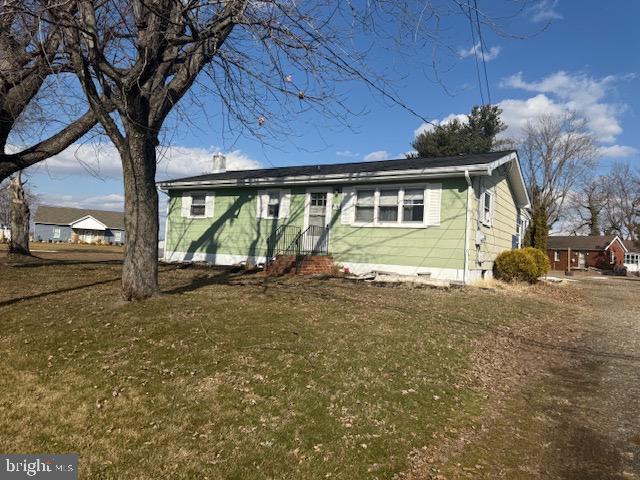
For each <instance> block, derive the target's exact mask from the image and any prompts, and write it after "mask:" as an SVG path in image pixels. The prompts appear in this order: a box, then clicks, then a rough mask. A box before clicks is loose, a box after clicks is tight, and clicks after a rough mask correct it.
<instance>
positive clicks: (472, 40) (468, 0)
mask: <svg viewBox="0 0 640 480" xmlns="http://www.w3.org/2000/svg"><path fill="white" fill-rule="evenodd" d="M474 2H475V0H474ZM476 13H477V10H476ZM467 17H468V18H469V27H470V28H471V42H472V44H471V45H473V46H472V48H473V58H474V60H475V62H476V74H477V76H478V87H479V88H480V99H481V100H482V105H484V91H483V88H482V79H481V78H480V64H479V63H478V51H477V49H476V32H475V27H474V26H473V17H472V15H471V3H470V0H467ZM480 46H481V47H482V43H480ZM482 57H483V58H482V59H483V60H484V54H483V55H482Z"/></svg>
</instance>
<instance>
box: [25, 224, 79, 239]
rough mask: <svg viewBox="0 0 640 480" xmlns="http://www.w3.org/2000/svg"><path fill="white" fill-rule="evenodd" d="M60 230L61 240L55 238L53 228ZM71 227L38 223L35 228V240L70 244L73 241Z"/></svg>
mask: <svg viewBox="0 0 640 480" xmlns="http://www.w3.org/2000/svg"><path fill="white" fill-rule="evenodd" d="M54 227H59V228H60V238H53V228H54ZM71 233H72V232H71V227H70V226H69V225H51V224H48V223H36V224H35V226H34V232H33V238H34V239H35V240H37V241H42V242H48V241H49V240H51V241H56V242H68V241H69V240H70V239H71Z"/></svg>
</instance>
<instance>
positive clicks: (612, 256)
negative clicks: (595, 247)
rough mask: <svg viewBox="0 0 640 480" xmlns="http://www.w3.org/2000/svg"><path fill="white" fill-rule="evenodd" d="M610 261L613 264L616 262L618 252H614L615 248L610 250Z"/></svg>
mask: <svg viewBox="0 0 640 480" xmlns="http://www.w3.org/2000/svg"><path fill="white" fill-rule="evenodd" d="M609 263H611V264H612V265H613V264H614V263H616V254H615V253H613V250H609Z"/></svg>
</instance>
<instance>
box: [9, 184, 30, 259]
mask: <svg viewBox="0 0 640 480" xmlns="http://www.w3.org/2000/svg"><path fill="white" fill-rule="evenodd" d="M11 193H12V198H11V241H10V242H9V253H10V254H14V255H31V252H30V251H29V204H28V202H27V200H26V198H25V194H24V187H23V183H22V178H21V175H20V173H18V174H16V175H15V176H14V177H13V178H12V179H11Z"/></svg>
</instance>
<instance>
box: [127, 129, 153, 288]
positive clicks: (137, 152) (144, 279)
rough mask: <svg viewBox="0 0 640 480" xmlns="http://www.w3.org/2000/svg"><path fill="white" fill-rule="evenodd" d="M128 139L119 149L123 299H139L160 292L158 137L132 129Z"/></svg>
mask: <svg viewBox="0 0 640 480" xmlns="http://www.w3.org/2000/svg"><path fill="white" fill-rule="evenodd" d="M127 140H128V145H127V148H128V152H120V153H121V155H122V170H123V175H124V196H125V200H124V224H125V229H126V233H125V234H126V238H125V249H124V265H123V268H122V295H123V296H124V298H125V299H126V300H141V299H144V298H149V297H151V296H153V295H156V294H157V293H158V292H159V289H158V192H157V190H156V184H155V176H156V144H157V139H156V136H154V135H153V134H148V133H139V132H134V133H131V134H130V135H128V136H127Z"/></svg>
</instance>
